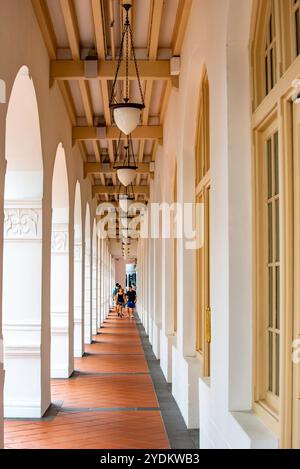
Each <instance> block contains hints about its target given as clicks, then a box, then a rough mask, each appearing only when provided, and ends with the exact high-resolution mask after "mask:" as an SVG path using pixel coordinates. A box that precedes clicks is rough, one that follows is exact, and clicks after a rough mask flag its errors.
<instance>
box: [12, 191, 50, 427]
mask: <svg viewBox="0 0 300 469" xmlns="http://www.w3.org/2000/svg"><path fill="white" fill-rule="evenodd" d="M41 308H42V201H41V200H39V201H26V202H23V201H10V202H8V201H6V202H5V210H4V252H3V338H4V369H5V385H4V415H5V417H20V418H22V417H25V418H39V417H41V416H42V415H43V413H44V412H45V411H46V408H43V403H42V393H43V387H44V386H45V377H44V375H43V362H42V360H41V322H42V314H41Z"/></svg>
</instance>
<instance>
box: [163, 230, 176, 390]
mask: <svg viewBox="0 0 300 469" xmlns="http://www.w3.org/2000/svg"><path fill="white" fill-rule="evenodd" d="M174 243H175V240H173V239H163V240H162V282H161V288H162V293H163V294H162V295H161V301H162V303H161V314H162V333H161V342H160V349H161V350H160V351H161V354H160V360H161V362H160V366H161V368H162V370H163V373H164V375H165V378H166V380H167V381H168V382H171V381H172V346H173V345H174V344H175V339H176V336H175V334H174V306H175V305H174V293H175V292H174V270H175V269H176V266H175V265H174Z"/></svg>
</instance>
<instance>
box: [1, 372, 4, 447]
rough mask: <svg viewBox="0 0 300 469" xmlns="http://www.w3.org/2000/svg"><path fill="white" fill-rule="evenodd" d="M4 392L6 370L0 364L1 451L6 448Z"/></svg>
mask: <svg viewBox="0 0 300 469" xmlns="http://www.w3.org/2000/svg"><path fill="white" fill-rule="evenodd" d="M3 392H4V370H3V365H2V364H0V449H3V448H4V431H3V429H4V425H3Z"/></svg>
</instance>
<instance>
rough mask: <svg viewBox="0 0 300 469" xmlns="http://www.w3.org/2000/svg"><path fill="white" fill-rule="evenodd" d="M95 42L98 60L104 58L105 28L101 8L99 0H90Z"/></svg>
mask: <svg viewBox="0 0 300 469" xmlns="http://www.w3.org/2000/svg"><path fill="white" fill-rule="evenodd" d="M91 7H92V14H93V21H94V33H95V42H96V48H97V54H98V59H99V60H105V58H106V43H105V28H104V21H103V10H102V2H101V0H91Z"/></svg>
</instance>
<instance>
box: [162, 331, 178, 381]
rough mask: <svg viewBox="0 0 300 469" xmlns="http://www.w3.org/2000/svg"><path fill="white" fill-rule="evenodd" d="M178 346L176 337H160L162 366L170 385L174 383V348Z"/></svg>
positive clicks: (163, 335) (163, 334) (164, 335)
mask: <svg viewBox="0 0 300 469" xmlns="http://www.w3.org/2000/svg"><path fill="white" fill-rule="evenodd" d="M173 345H174V346H176V336H175V335H166V334H165V333H164V332H163V331H161V335H160V366H161V369H162V372H163V374H164V376H165V378H166V380H167V382H168V383H172V346H173Z"/></svg>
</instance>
